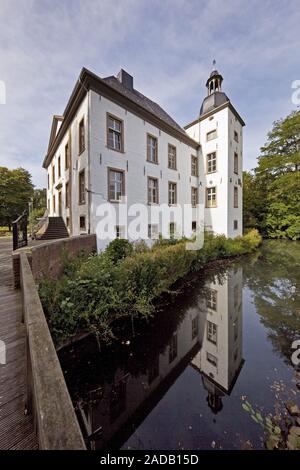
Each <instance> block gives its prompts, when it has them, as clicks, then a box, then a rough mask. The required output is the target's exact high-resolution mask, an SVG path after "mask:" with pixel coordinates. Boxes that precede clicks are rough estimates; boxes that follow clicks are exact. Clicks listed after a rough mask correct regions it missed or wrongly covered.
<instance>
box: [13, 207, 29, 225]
mask: <svg viewBox="0 0 300 470" xmlns="http://www.w3.org/2000/svg"><path fill="white" fill-rule="evenodd" d="M25 216H27V209H25V210H24V211H23V212H22V214H21V215H19V217H18V218H17V219H16V220H14V221H13V222H12V223H13V224H17V223H19V222H20V220H21V219H22V218H23V217H25Z"/></svg>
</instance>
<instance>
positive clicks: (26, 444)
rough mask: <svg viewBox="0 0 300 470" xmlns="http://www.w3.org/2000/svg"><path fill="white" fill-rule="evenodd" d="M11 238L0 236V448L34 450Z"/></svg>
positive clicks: (23, 334)
mask: <svg viewBox="0 0 300 470" xmlns="http://www.w3.org/2000/svg"><path fill="white" fill-rule="evenodd" d="M11 251H12V239H9V238H0V340H1V341H4V343H5V345H6V364H4V365H3V364H0V450H4V449H18V450H23V449H24V450H25V449H37V447H38V445H37V438H36V435H35V433H34V428H33V419H32V417H31V416H25V415H24V400H25V390H26V350H25V341H26V337H25V327H24V325H23V324H22V322H21V320H22V299H21V292H20V290H15V289H14V286H13V273H12V261H11Z"/></svg>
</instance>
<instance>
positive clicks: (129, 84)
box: [117, 69, 133, 90]
mask: <svg viewBox="0 0 300 470" xmlns="http://www.w3.org/2000/svg"><path fill="white" fill-rule="evenodd" d="M117 79H118V80H119V82H120V83H122V85H123V86H124V87H125V88H128V90H133V77H132V76H131V75H129V73H127V72H126V71H125V70H123V69H121V70H120V72H119V73H118V75H117Z"/></svg>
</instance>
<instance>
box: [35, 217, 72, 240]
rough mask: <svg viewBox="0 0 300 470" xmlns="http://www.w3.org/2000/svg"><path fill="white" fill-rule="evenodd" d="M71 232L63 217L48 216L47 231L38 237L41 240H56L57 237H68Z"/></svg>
mask: <svg viewBox="0 0 300 470" xmlns="http://www.w3.org/2000/svg"><path fill="white" fill-rule="evenodd" d="M68 237H69V232H68V230H67V227H66V225H65V223H64V220H63V218H62V217H48V226H47V228H46V230H45V232H44V233H43V234H42V235H41V236H40V237H37V238H39V239H40V240H55V239H56V238H68Z"/></svg>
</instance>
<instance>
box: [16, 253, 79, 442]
mask: <svg viewBox="0 0 300 470" xmlns="http://www.w3.org/2000/svg"><path fill="white" fill-rule="evenodd" d="M20 281H21V290H22V301H23V321H24V324H25V328H26V336H27V394H26V410H27V413H31V414H33V416H34V422H35V428H36V432H37V437H38V444H39V449H45V450H76V449H77V450H85V449H86V446H85V442H84V439H83V437H82V433H81V430H80V427H79V423H78V421H77V418H76V415H75V411H74V408H73V405H72V401H71V398H70V395H69V392H68V389H67V386H66V383H65V379H64V376H63V372H62V370H61V367H60V363H59V360H58V357H57V354H56V351H55V348H54V345H53V342H52V338H51V334H50V331H49V328H48V324H47V321H46V318H45V315H44V312H43V308H42V304H41V301H40V298H39V295H38V291H37V288H36V285H35V282H34V279H33V275H32V272H31V268H30V265H29V261H28V258H27V255H26V253H21V254H20Z"/></svg>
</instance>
